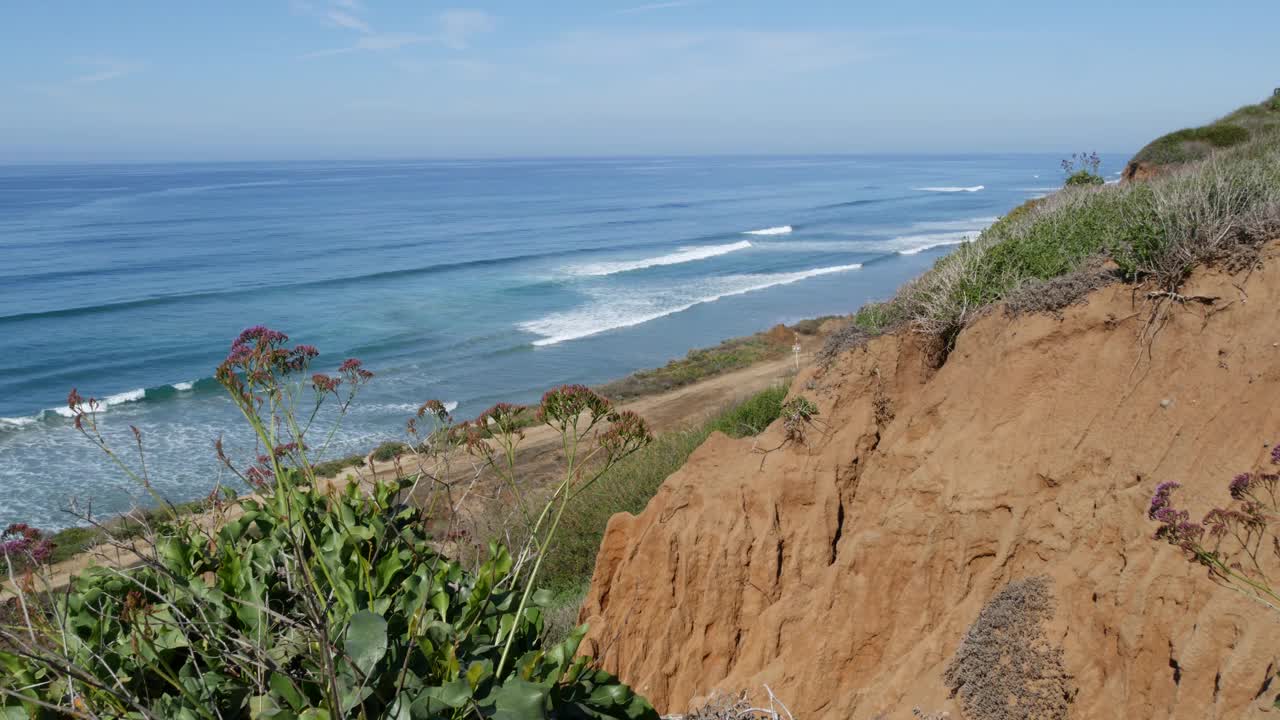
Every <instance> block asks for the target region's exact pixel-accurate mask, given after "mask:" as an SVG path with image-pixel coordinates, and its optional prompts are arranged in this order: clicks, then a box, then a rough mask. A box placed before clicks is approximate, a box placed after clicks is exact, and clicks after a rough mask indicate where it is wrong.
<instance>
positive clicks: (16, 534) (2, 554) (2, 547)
mask: <svg viewBox="0 0 1280 720" xmlns="http://www.w3.org/2000/svg"><path fill="white" fill-rule="evenodd" d="M53 548H54V544H53V541H52V540H50V539H49V538H47V537H45V536H44V533H42V532H40V531H39V530H37V529H35V528H33V527H31V526H30V525H28V524H26V523H14V524H12V525H10V526H9V527H7V528H5V529H4V532H3V533H0V558H3V559H7V560H9V561H11V562H13V563H14V564H15V565H19V566H25V565H28V564H34V565H43V564H44V563H45V562H46V561H47V560H48V559H49V556H50V555H52V554H53Z"/></svg>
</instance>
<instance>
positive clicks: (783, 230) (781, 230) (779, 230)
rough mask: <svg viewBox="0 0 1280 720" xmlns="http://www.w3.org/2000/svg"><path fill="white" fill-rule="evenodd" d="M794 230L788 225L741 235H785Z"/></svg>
mask: <svg viewBox="0 0 1280 720" xmlns="http://www.w3.org/2000/svg"><path fill="white" fill-rule="evenodd" d="M793 229H794V228H792V227H791V226H790V225H779V226H778V227H768V228H761V229H759V230H748V231H746V232H744V233H742V234H743V235H786V234H788V233H790V232H791V231H792V230H793Z"/></svg>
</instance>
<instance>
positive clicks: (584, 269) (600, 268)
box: [569, 240, 751, 275]
mask: <svg viewBox="0 0 1280 720" xmlns="http://www.w3.org/2000/svg"><path fill="white" fill-rule="evenodd" d="M749 247H751V243H750V242H749V241H747V240H743V241H741V242H735V243H729V244H727V245H711V246H703V247H689V248H683V249H681V250H678V251H676V252H673V253H668V254H666V255H659V256H657V257H651V258H644V259H642V260H624V261H619V262H601V263H591V264H588V265H577V266H573V267H570V268H569V272H570V273H573V274H574V275H613V274H615V273H623V272H631V271H633V270H644V269H645V268H651V267H661V266H663V265H679V264H680V263H687V262H693V261H695V260H706V259H707V258H713V257H717V256H719V255H724V254H726V253H731V252H735V251H737V250H746V249H747V248H749Z"/></svg>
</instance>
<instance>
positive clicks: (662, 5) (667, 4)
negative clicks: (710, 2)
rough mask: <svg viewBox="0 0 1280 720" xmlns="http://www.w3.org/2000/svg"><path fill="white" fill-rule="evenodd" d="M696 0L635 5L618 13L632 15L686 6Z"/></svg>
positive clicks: (670, 0) (675, 0)
mask: <svg viewBox="0 0 1280 720" xmlns="http://www.w3.org/2000/svg"><path fill="white" fill-rule="evenodd" d="M696 4H697V0H669V1H668V2H656V3H648V4H647V5H637V6H635V7H629V8H623V9H621V10H619V11H618V14H619V15H632V14H634V13H642V12H650V11H652V10H666V9H668V8H678V7H687V6H689V5H696Z"/></svg>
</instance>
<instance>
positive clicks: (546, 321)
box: [519, 263, 862, 346]
mask: <svg viewBox="0 0 1280 720" xmlns="http://www.w3.org/2000/svg"><path fill="white" fill-rule="evenodd" d="M860 267H862V265H861V264H860V263H855V264H851V265H834V266H831V267H822V268H814V269H812V270H802V271H799V272H790V273H775V274H752V275H731V276H727V277H720V278H707V279H706V280H704V281H703V282H702V283H701V284H699V285H698V286H696V287H692V288H691V287H688V286H680V287H666V288H655V289H650V290H648V291H646V292H643V293H637V294H631V295H619V294H618V293H617V291H616V290H598V291H596V292H595V293H594V295H593V298H592V301H591V302H590V303H588V304H587V305H586V306H583V307H580V308H577V309H575V310H569V311H566V312H558V313H552V314H550V315H547V316H545V317H541V318H538V319H537V320H530V321H527V322H523V323H520V325H519V327H520V329H521V330H524V331H526V332H529V333H532V334H534V335H539V336H540V337H539V339H537V340H534V341H533V344H534V345H538V346H542V345H555V344H557V343H562V342H564V341H566V340H576V339H578V338H584V337H587V336H589V335H596V334H598V333H602V332H606V331H608V330H616V329H618V328H625V327H632V326H634V325H640V324H642V323H646V322H649V321H650V320H656V319H658V318H660V317H665V316H667V315H674V314H675V313H678V312H684V311H685V310H688V309H689V308H691V307H694V306H695V305H701V304H703V303H710V302H715V301H716V300H720V299H721V298H726V297H731V296H734V295H744V294H746V293H749V292H755V291H757V290H764V289H765V288H771V287H776V286H778V285H789V284H791V283H795V282H799V281H801V280H807V279H809V278H813V277H818V276H820V275H830V274H832V273H841V272H848V271H850V270H857V269H858V268H860Z"/></svg>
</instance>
